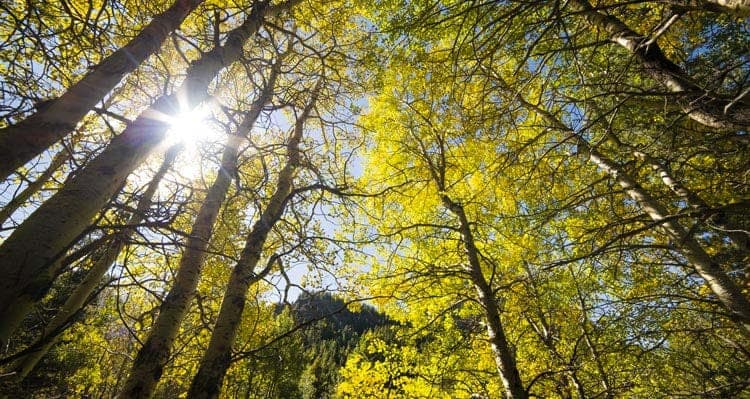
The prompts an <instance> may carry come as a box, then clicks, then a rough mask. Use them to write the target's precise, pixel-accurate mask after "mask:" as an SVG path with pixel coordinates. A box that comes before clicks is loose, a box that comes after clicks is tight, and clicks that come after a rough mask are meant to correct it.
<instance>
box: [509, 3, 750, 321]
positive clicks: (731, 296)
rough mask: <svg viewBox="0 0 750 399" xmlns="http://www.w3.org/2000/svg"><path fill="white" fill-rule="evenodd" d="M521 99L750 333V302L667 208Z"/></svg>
mask: <svg viewBox="0 0 750 399" xmlns="http://www.w3.org/2000/svg"><path fill="white" fill-rule="evenodd" d="M574 1H577V0H574ZM518 100H519V101H520V102H521V103H523V104H524V105H525V106H526V107H528V108H529V109H532V110H533V111H534V112H536V113H537V114H539V115H540V116H541V117H543V118H544V119H545V120H547V121H548V122H549V123H550V124H551V125H552V126H553V127H554V128H555V129H558V130H560V131H562V132H568V133H569V134H570V135H571V137H573V138H575V139H576V140H577V143H578V147H579V149H580V151H581V153H584V154H586V155H588V157H589V160H590V161H591V162H593V163H594V164H595V165H597V166H598V167H600V168H601V169H602V170H604V171H605V172H606V173H607V174H608V175H610V176H612V178H614V179H615V180H616V181H617V183H618V184H619V185H620V187H622V188H623V189H624V190H625V192H626V193H627V194H628V196H630V198H631V199H632V200H633V201H635V202H636V203H637V204H638V206H640V207H641V208H642V209H643V210H644V211H645V212H646V214H647V215H648V216H649V217H650V218H651V220H653V221H654V222H656V223H659V226H660V227H661V228H662V229H663V231H664V232H665V233H666V234H667V236H668V237H669V238H670V239H671V240H672V241H673V242H674V243H675V245H676V246H677V250H678V252H679V253H680V254H682V256H684V257H685V258H686V259H687V261H688V264H690V266H692V267H693V268H694V269H695V271H696V272H698V274H699V275H700V276H701V277H702V278H703V279H704V280H705V281H706V283H707V284H708V287H709V288H710V289H711V291H712V292H713V293H714V295H716V297H717V298H718V300H719V301H720V302H721V303H722V304H723V305H724V307H725V308H726V309H727V310H729V312H730V315H731V316H732V318H733V319H734V320H735V321H737V322H739V324H740V325H742V326H743V328H744V329H745V330H747V331H748V332H750V301H748V299H747V298H746V297H745V295H744V294H743V293H742V290H740V288H739V287H738V286H737V285H736V284H735V283H734V281H732V279H731V278H729V276H727V274H726V273H725V272H724V271H723V270H722V269H721V267H720V266H719V265H718V264H717V263H716V262H714V261H713V259H711V256H710V255H709V254H708V253H706V251H705V250H704V249H703V247H702V246H701V245H700V243H699V242H698V241H697V240H696V239H695V238H694V237H693V235H692V234H691V233H690V232H689V231H687V230H686V229H685V228H684V227H683V226H682V225H681V224H680V223H679V221H678V220H677V219H675V218H672V217H670V215H669V212H668V211H667V209H666V207H665V206H664V205H663V204H661V203H660V202H658V201H657V200H656V199H655V198H653V197H651V195H649V194H648V193H647V192H646V190H644V189H643V188H642V187H641V186H640V185H639V184H638V183H637V182H636V181H635V180H633V178H632V177H630V175H628V174H627V173H625V172H624V171H623V170H622V168H621V167H620V166H619V165H618V164H616V163H615V162H614V161H612V160H610V159H609V158H607V157H605V156H604V155H602V154H600V153H599V152H598V151H597V150H596V149H595V148H593V147H591V145H590V144H589V142H588V141H586V140H585V139H584V138H583V137H581V135H579V134H577V133H576V132H575V131H573V130H572V129H570V128H568V127H567V126H566V125H565V124H564V123H563V122H562V121H560V120H559V119H558V118H557V117H555V116H554V115H552V114H551V113H550V112H549V111H547V110H545V109H543V108H541V107H539V106H536V105H534V104H531V103H529V102H528V101H526V100H525V99H523V98H522V97H518Z"/></svg>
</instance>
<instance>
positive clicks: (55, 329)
mask: <svg viewBox="0 0 750 399" xmlns="http://www.w3.org/2000/svg"><path fill="white" fill-rule="evenodd" d="M180 150H181V147H180V146H174V147H172V148H171V149H170V150H168V151H167V153H166V155H165V156H164V161H163V162H162V164H161V166H160V167H159V170H158V171H157V172H156V174H155V175H154V177H153V178H152V179H151V182H149V184H148V187H147V188H146V191H145V192H144V193H143V196H142V197H141V200H140V201H139V202H138V205H137V206H136V211H135V213H133V214H132V215H131V216H130V219H129V220H128V222H127V225H128V226H135V225H137V224H140V223H141V222H142V221H143V219H144V217H145V216H144V215H145V214H146V213H147V212H148V209H149V208H150V207H151V200H152V199H153V196H154V194H155V193H156V190H157V189H158V188H159V185H160V183H161V180H162V178H163V177H164V175H165V174H166V173H167V171H168V170H169V168H171V167H172V164H173V163H174V160H175V158H176V157H177V155H178V154H179V152H180ZM134 232H135V227H126V228H125V229H123V230H122V231H120V232H119V233H118V234H117V235H116V236H115V237H114V239H113V241H112V242H111V243H110V244H109V246H108V247H107V248H106V249H105V250H104V253H102V254H100V256H98V257H96V259H95V260H94V262H93V265H92V266H91V269H89V272H88V273H87V274H86V278H85V279H84V280H83V282H81V284H80V285H79V286H78V287H76V289H75V290H74V291H73V293H72V294H70V296H69V297H68V299H67V300H66V301H65V303H64V304H63V306H62V308H60V310H59V311H58V312H57V313H56V314H55V316H54V317H53V318H52V320H51V321H50V322H49V323H48V324H47V325H46V326H45V327H44V331H43V332H42V335H41V337H39V339H38V340H37V342H36V343H35V344H34V346H37V348H36V349H35V350H34V351H33V352H31V353H29V354H28V355H26V356H24V357H23V358H21V359H19V360H18V361H17V362H16V364H15V366H14V367H13V370H14V371H15V372H16V373H17V374H16V380H17V381H21V380H23V379H24V378H26V376H28V375H29V373H30V372H31V371H32V370H33V369H34V367H35V366H36V364H37V363H38V362H39V360H41V359H42V357H44V355H45V354H46V353H47V352H48V351H49V349H50V348H51V347H52V346H54V345H55V344H56V343H57V342H58V340H59V338H60V336H61V334H62V332H63V331H64V330H65V329H66V328H67V326H68V325H69V324H70V323H71V322H72V319H73V317H74V316H75V315H76V313H78V311H79V310H81V309H83V307H84V306H85V304H86V303H87V301H88V300H89V298H91V295H92V294H93V293H94V291H95V290H96V287H97V286H98V285H99V284H100V283H101V281H102V278H103V277H104V275H105V274H106V273H107V270H109V269H110V267H112V264H113V263H114V262H115V261H116V260H117V257H118V256H119V255H120V252H122V249H123V248H124V247H125V244H126V243H127V242H128V240H129V239H130V237H131V236H132V235H133V233H134Z"/></svg>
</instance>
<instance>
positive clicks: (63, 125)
mask: <svg viewBox="0 0 750 399" xmlns="http://www.w3.org/2000/svg"><path fill="white" fill-rule="evenodd" d="M202 2H203V0H176V1H175V2H174V4H172V6H171V7H169V8H168V9H167V10H166V11H164V12H163V13H161V14H159V15H157V16H156V17H154V19H153V20H151V22H150V23H149V24H148V25H146V27H145V28H143V30H142V31H141V32H140V33H139V34H138V35H137V36H136V37H134V38H133V39H132V40H131V41H130V42H129V43H128V44H126V45H125V46H124V47H122V48H120V49H118V50H117V51H115V52H114V53H112V54H111V55H110V56H108V57H107V58H105V59H103V60H102V61H101V62H100V63H99V64H98V65H97V66H96V67H94V68H93V69H92V70H91V71H90V72H89V73H87V74H86V76H84V77H83V78H82V79H81V80H80V81H78V82H77V83H76V84H74V85H73V86H72V87H71V88H69V89H68V90H66V91H65V93H63V94H62V95H61V96H60V97H58V98H56V99H54V100H52V101H51V102H50V103H49V104H47V105H46V106H45V107H44V108H43V109H40V110H38V111H36V112H35V113H33V114H32V115H30V116H29V117H28V118H26V119H24V120H23V121H21V122H19V123H17V124H15V125H12V126H8V127H5V128H2V129H0V180H5V179H6V178H7V177H8V176H9V175H10V174H11V173H13V171H14V170H16V169H18V168H20V167H21V166H23V165H24V164H25V163H26V162H28V161H30V160H31V159H32V158H34V157H35V156H37V155H39V154H40V153H42V151H44V150H45V149H47V148H48V147H50V146H51V145H52V144H54V143H55V142H57V141H58V140H59V139H61V138H62V137H64V136H65V135H66V134H68V133H69V132H70V131H72V130H73V129H75V127H76V125H77V124H78V122H80V121H81V119H82V118H83V117H84V116H85V115H86V114H87V113H88V112H89V111H90V110H91V109H92V108H93V107H94V106H95V105H96V103H97V102H99V101H100V100H101V99H102V98H104V96H106V95H107V93H109V92H110V91H112V89H113V88H114V87H115V86H116V85H117V84H118V83H119V82H120V80H122V78H123V77H124V76H125V75H127V74H128V73H130V72H132V71H133V70H134V69H136V68H137V67H138V66H139V65H140V64H141V63H142V62H143V61H144V60H145V59H146V58H148V57H149V56H150V55H151V54H154V53H155V52H157V51H158V50H159V49H160V48H161V45H162V43H163V42H164V40H165V39H166V38H167V36H169V34H170V33H172V32H173V31H174V30H176V29H177V28H178V27H179V26H180V24H182V21H184V20H185V18H186V17H187V16H188V15H189V14H190V13H191V12H192V11H193V10H194V9H195V8H196V7H197V6H198V5H200V4H201V3H202Z"/></svg>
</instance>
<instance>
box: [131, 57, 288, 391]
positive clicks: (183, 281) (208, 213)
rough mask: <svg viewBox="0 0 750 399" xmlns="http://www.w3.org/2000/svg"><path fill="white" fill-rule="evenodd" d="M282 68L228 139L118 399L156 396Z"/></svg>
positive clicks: (276, 71)
mask: <svg viewBox="0 0 750 399" xmlns="http://www.w3.org/2000/svg"><path fill="white" fill-rule="evenodd" d="M280 68H281V64H280V62H278V63H276V64H274V66H273V70H272V72H271V76H270V78H269V79H268V81H267V83H266V87H264V89H263V92H262V93H261V94H260V97H259V98H258V99H257V100H255V101H254V102H253V105H252V106H251V109H250V111H249V112H248V114H247V115H246V116H245V118H244V120H243V121H242V123H241V124H240V126H239V128H238V134H237V135H231V136H229V138H228V139H227V144H226V146H225V147H224V153H223V154H222V160H221V168H220V169H219V172H218V174H217V176H216V180H214V182H213V184H212V185H211V188H210V189H209V190H208V194H207V195H206V198H205V199H204V200H203V204H201V208H200V210H199V211H198V216H197V217H196V219H195V222H194V223H193V227H192V229H191V232H190V236H189V238H188V240H187V243H186V248H185V252H184V253H183V254H182V257H181V258H180V265H179V267H178V269H177V275H176V277H175V280H174V283H173V284H172V288H171V289H170V290H169V294H167V297H166V299H165V300H164V303H163V304H162V305H161V307H160V308H159V316H158V317H157V318H156V321H155V322H154V326H153V328H152V329H151V331H150V333H149V335H148V338H147V339H146V341H145V342H144V344H143V347H142V348H141V349H140V351H138V355H137V356H136V358H135V361H134V362H133V366H132V368H131V370H130V374H129V376H128V379H127V381H126V382H125V387H124V388H123V391H122V393H121V394H120V396H119V398H120V399H124V398H148V397H150V396H151V395H153V391H154V388H155V387H156V384H157V383H158V382H159V378H160V377H161V374H162V370H163V369H164V365H165V364H166V363H167V360H168V359H169V354H170V352H171V351H172V345H173V343H174V340H175V337H176V336H177V333H178V331H179V329H180V325H181V323H182V319H183V318H184V317H185V313H186V312H187V309H188V306H189V305H190V302H192V300H193V298H194V297H195V290H196V287H197V286H198V281H199V279H200V273H201V269H202V268H203V263H204V262H205V259H206V250H207V249H208V244H209V242H210V240H211V235H212V233H213V228H214V224H215V223H216V218H217V216H218V214H219V210H220V209H221V206H222V204H223V203H224V200H225V198H226V195H227V192H228V191H229V186H230V183H231V182H232V177H233V176H236V172H237V155H238V152H239V148H240V144H241V142H242V138H243V137H244V136H243V135H244V134H249V133H250V131H251V130H252V128H253V126H254V125H255V122H256V121H257V119H258V117H259V116H260V114H261V112H262V111H263V107H264V106H265V105H266V103H268V101H270V99H271V97H272V96H273V92H274V84H275V82H276V78H277V76H278V73H279V71H280Z"/></svg>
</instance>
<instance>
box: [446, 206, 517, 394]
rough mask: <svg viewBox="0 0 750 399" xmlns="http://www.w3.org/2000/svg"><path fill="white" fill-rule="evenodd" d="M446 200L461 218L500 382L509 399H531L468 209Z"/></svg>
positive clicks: (478, 297)
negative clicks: (501, 318) (489, 280)
mask: <svg viewBox="0 0 750 399" xmlns="http://www.w3.org/2000/svg"><path fill="white" fill-rule="evenodd" d="M442 201H443V204H444V205H445V207H446V208H448V209H449V210H450V211H451V213H453V214H454V215H455V216H456V217H458V221H459V230H460V231H461V236H462V237H463V243H464V249H465V250H466V255H467V257H468V259H469V268H468V271H469V275H470V276H471V282H472V284H474V288H475V289H476V291H477V299H478V300H479V303H480V304H481V305H482V307H483V308H484V312H485V321H486V323H487V336H488V338H489V341H490V346H491V348H492V353H493V355H494V357H495V364H496V365H497V371H498V373H499V374H500V379H501V380H502V381H503V387H504V388H505V397H506V398H508V399H526V398H528V392H526V389H525V388H524V386H523V383H522V382H521V375H520V374H519V372H518V366H517V364H516V357H515V354H514V353H513V350H512V349H511V346H510V343H508V339H507V338H506V336H505V330H504V328H503V324H502V321H501V320H500V309H499V308H498V306H497V302H496V301H495V295H494V292H493V291H492V287H490V284H489V283H488V282H487V279H486V278H485V277H484V273H483V272H482V266H481V263H480V261H479V250H478V249H477V247H476V244H475V241H474V235H473V233H472V232H471V225H470V223H469V220H468V218H467V217H466V213H465V212H464V208H463V206H462V205H461V204H459V203H456V202H454V201H453V200H451V199H450V198H449V197H448V196H447V195H443V196H442Z"/></svg>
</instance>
